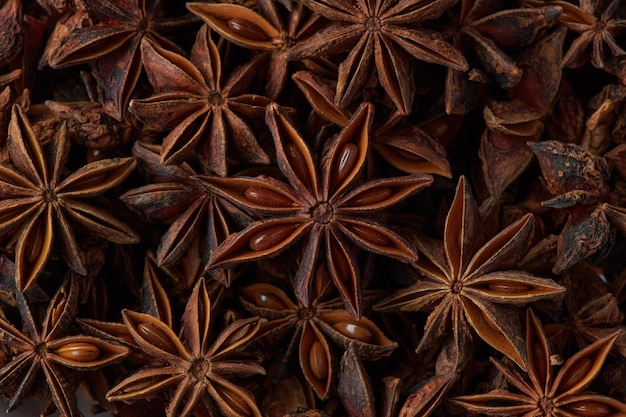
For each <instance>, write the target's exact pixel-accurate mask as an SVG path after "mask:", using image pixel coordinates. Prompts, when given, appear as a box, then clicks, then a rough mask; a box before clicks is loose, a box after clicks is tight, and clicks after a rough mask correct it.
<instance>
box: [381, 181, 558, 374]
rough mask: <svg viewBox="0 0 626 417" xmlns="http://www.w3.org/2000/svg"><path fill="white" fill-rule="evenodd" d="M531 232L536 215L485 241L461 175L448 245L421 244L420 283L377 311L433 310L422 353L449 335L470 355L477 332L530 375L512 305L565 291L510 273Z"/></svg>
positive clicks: (447, 230)
mask: <svg viewBox="0 0 626 417" xmlns="http://www.w3.org/2000/svg"><path fill="white" fill-rule="evenodd" d="M532 227H533V217H532V215H525V216H523V217H522V218H520V219H518V220H517V221H515V222H514V223H513V224H511V225H509V226H508V227H506V228H505V229H503V230H502V231H500V233H498V234H497V235H496V236H494V237H493V238H491V239H490V240H488V241H487V239H486V237H485V234H484V226H483V225H482V222H481V219H480V214H479V211H478V206H477V204H476V201H475V200H474V197H473V195H472V193H471V190H470V188H469V185H468V184H467V181H466V179H465V178H464V177H461V179H460V180H459V184H458V185H457V188H456V192H455V196H454V200H453V201H452V205H451V207H450V210H449V211H448V215H447V217H446V222H445V230H444V240H443V242H439V241H436V240H432V239H429V238H421V239H419V240H418V241H417V247H418V249H419V251H420V253H423V254H424V255H425V256H422V257H421V258H420V259H419V260H418V261H417V262H415V264H414V265H415V267H416V268H417V270H418V271H419V272H420V273H421V274H422V275H423V277H422V278H420V279H418V282H417V283H415V284H414V285H412V286H410V287H408V288H406V289H403V290H400V291H397V292H396V293H395V294H394V295H392V296H390V297H388V298H387V299H385V300H383V301H381V302H380V303H378V304H377V305H375V306H374V308H375V309H377V310H379V311H393V310H396V309H400V310H405V311H417V310H422V309H427V310H429V311H430V314H429V316H428V320H427V322H426V326H425V328H424V336H423V338H422V340H421V341H420V345H419V346H418V348H417V350H418V351H421V350H423V349H426V348H428V347H430V346H432V345H433V344H434V343H435V342H436V341H437V340H439V339H440V338H441V336H443V335H444V334H445V333H446V332H448V331H450V330H452V334H453V336H454V339H455V343H456V345H457V346H458V348H457V349H458V350H459V352H463V351H467V350H468V349H469V346H470V343H469V341H471V340H472V339H473V337H474V336H473V335H474V332H475V333H476V334H478V336H479V337H480V338H481V339H483V340H484V341H485V342H487V343H488V344H489V345H491V346H492V347H493V348H495V349H497V350H499V351H501V352H502V353H504V354H505V355H507V356H508V357H509V358H511V359H512V360H513V361H514V362H515V363H516V364H518V366H520V367H521V368H522V369H526V366H527V359H526V350H525V348H524V344H523V339H522V335H521V324H520V323H519V319H518V315H517V311H516V309H515V307H514V306H517V305H523V304H526V303H529V302H532V301H536V300H539V299H543V298H547V297H552V296H554V295H556V294H558V293H560V292H562V291H564V290H565V289H564V288H563V287H561V286H560V285H558V284H556V283H555V282H554V281H553V280H551V279H545V278H539V277H536V276H534V275H532V274H530V273H527V272H524V271H519V270H515V269H512V268H513V267H514V265H515V262H516V261H517V257H519V256H520V255H521V254H523V253H524V252H525V251H526V250H527V248H528V243H529V238H530V234H531V231H532ZM458 365H463V364H462V363H459V364H458Z"/></svg>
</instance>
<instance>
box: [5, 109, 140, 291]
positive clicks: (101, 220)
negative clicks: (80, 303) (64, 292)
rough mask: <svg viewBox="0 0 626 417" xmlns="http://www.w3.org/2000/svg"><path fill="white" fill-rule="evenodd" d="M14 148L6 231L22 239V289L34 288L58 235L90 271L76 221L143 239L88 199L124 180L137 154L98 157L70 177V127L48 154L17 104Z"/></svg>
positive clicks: (96, 230)
mask: <svg viewBox="0 0 626 417" xmlns="http://www.w3.org/2000/svg"><path fill="white" fill-rule="evenodd" d="M8 148H9V155H10V159H11V165H8V164H0V196H2V197H3V200H2V201H0V219H2V221H1V222H0V233H1V234H3V235H5V236H6V235H7V234H13V235H14V239H15V240H16V244H15V264H16V275H15V279H16V282H17V287H18V289H25V288H28V287H29V286H30V285H31V284H32V283H33V282H34V281H35V279H36V278H37V276H38V275H39V274H40V273H41V271H42V270H43V268H44V267H45V265H46V262H47V260H48V258H49V257H50V254H51V253H52V251H53V243H54V240H55V239H54V238H55V235H57V234H58V235H60V240H61V252H62V254H63V256H64V259H65V260H66V262H67V263H68V265H69V266H70V267H71V268H72V269H73V270H75V271H76V272H78V273H80V274H82V275H85V274H86V273H87V271H86V269H85V266H84V259H83V252H82V249H81V247H80V245H79V243H78V242H77V240H76V238H75V235H74V230H73V229H74V227H75V226H80V227H81V228H83V229H85V230H87V231H89V232H90V233H93V234H94V235H96V236H98V237H100V238H104V239H107V240H109V241H111V242H115V243H121V244H128V243H136V242H137V241H138V239H139V237H138V236H137V235H136V234H135V233H134V232H133V231H132V230H131V229H130V227H129V226H127V225H126V224H124V223H122V222H120V221H119V220H117V219H115V218H114V217H113V216H112V215H110V214H109V213H108V212H106V211H105V210H103V209H102V208H97V207H95V206H93V205H91V204H88V203H87V202H85V201H84V200H85V199H88V198H90V197H94V196H97V195H99V194H102V193H103V192H105V191H107V190H109V189H111V188H113V187H115V186H116V185H118V184H120V183H121V182H122V181H124V179H125V178H126V177H127V176H128V175H129V174H130V173H131V172H132V170H133V169H134V167H135V164H136V162H135V160H134V158H113V159H103V160H100V161H96V162H92V163H90V164H87V165H84V166H83V167H81V168H80V169H78V170H77V171H75V172H73V173H72V174H70V175H69V176H66V177H65V178H64V176H65V175H64V168H65V163H66V161H67V158H68V152H69V150H70V141H69V138H68V137H67V128H66V126H65V125H64V124H63V125H61V128H60V129H59V130H58V131H57V133H56V135H55V136H54V138H53V140H52V143H51V144H50V145H49V148H50V149H49V154H48V157H49V158H46V155H45V153H44V148H43V147H42V146H41V145H40V143H39V141H38V139H37V137H36V136H35V134H34V132H33V129H32V127H31V125H30V123H29V121H28V119H27V117H26V115H25V114H24V113H23V111H22V110H21V108H20V107H19V106H15V107H14V108H13V113H12V116H11V122H10V124H9V140H8ZM47 159H48V160H47Z"/></svg>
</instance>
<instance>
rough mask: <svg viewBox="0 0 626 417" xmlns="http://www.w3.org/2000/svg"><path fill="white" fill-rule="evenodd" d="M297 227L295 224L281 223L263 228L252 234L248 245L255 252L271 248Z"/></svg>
mask: <svg viewBox="0 0 626 417" xmlns="http://www.w3.org/2000/svg"><path fill="white" fill-rule="evenodd" d="M295 228H296V226H295V225H293V224H280V225H278V226H274V227H270V228H267V229H265V230H261V231H260V232H258V233H255V234H253V235H252V236H250V239H249V240H248V246H250V249H252V250H253V251H255V252H260V251H264V250H267V249H270V248H272V247H274V246H276V245H278V244H279V243H280V242H282V241H283V240H285V239H287V238H288V237H289V236H290V235H291V234H292V233H293V231H294V229H295Z"/></svg>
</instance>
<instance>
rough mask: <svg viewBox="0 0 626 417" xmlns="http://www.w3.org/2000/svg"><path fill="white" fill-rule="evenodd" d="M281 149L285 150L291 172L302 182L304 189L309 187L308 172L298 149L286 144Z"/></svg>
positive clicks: (292, 144) (294, 145)
mask: <svg viewBox="0 0 626 417" xmlns="http://www.w3.org/2000/svg"><path fill="white" fill-rule="evenodd" d="M283 149H284V150H285V156H286V157H287V161H288V162H289V165H290V166H291V169H292V170H293V172H294V173H295V174H296V177H298V179H299V180H300V181H302V183H303V184H304V185H305V186H306V187H310V185H311V179H310V176H309V170H308V168H307V164H306V160H305V159H304V156H302V153H301V152H300V149H298V147H297V146H296V144H295V143H286V144H285V146H283Z"/></svg>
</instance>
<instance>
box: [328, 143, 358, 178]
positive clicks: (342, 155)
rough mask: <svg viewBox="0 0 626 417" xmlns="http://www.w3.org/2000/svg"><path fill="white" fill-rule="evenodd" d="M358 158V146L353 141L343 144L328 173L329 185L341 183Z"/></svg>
mask: <svg viewBox="0 0 626 417" xmlns="http://www.w3.org/2000/svg"><path fill="white" fill-rule="evenodd" d="M358 160H359V148H358V147H357V146H356V145H355V144H354V143H346V144H345V145H343V147H342V148H341V150H339V153H338V155H337V159H336V161H335V166H334V167H333V170H332V171H331V174H330V183H331V185H332V186H333V187H336V186H338V185H339V184H341V183H342V182H343V181H344V180H345V179H346V178H347V177H348V176H349V175H350V173H351V172H352V170H353V169H354V167H355V165H356V164H357V162H358Z"/></svg>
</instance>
